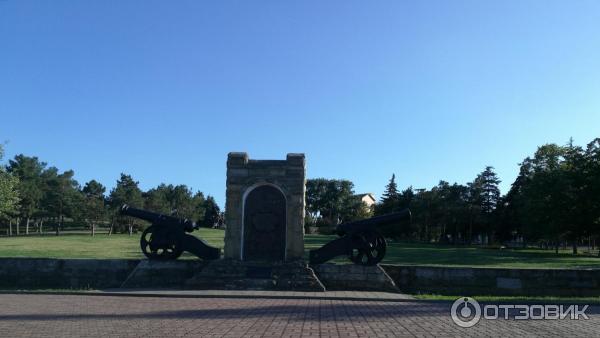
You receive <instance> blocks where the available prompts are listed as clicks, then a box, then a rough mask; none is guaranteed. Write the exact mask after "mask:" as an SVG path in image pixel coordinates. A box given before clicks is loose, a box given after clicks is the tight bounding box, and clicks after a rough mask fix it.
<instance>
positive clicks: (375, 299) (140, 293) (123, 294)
mask: <svg viewBox="0 0 600 338" xmlns="http://www.w3.org/2000/svg"><path fill="white" fill-rule="evenodd" d="M7 294H13V295H54V296H100V297H138V298H227V299H316V300H345V301H361V302H396V303H399V302H430V301H429V300H418V299H414V298H412V297H411V298H408V297H410V296H408V297H407V298H394V297H360V296H358V297H353V296H333V295H332V296H317V295H293V294H290V295H284V294H279V295H257V294H250V293H249V294H226V293H215V294H193V293H185V294H177V293H157V292H144V291H136V292H126V291H64V292H62V291H32V290H22V291H21V290H14V291H13V290H0V295H7ZM435 302H448V301H438V300H435Z"/></svg>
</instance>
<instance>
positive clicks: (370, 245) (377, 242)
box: [349, 231, 387, 265]
mask: <svg viewBox="0 0 600 338" xmlns="http://www.w3.org/2000/svg"><path fill="white" fill-rule="evenodd" d="M352 242H353V249H352V252H350V257H349V258H350V260H351V261H352V262H353V263H354V264H360V265H375V264H377V263H379V262H381V260H382V259H383V257H384V256H385V250H386V248H387V243H386V242H385V238H383V236H382V235H381V234H379V233H378V232H376V231H368V232H361V233H357V234H354V235H353V238H352Z"/></svg>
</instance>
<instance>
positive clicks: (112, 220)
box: [108, 216, 115, 236]
mask: <svg viewBox="0 0 600 338" xmlns="http://www.w3.org/2000/svg"><path fill="white" fill-rule="evenodd" d="M114 226H115V216H112V217H111V219H110V228H108V235H109V236H110V235H112V232H113V227H114Z"/></svg>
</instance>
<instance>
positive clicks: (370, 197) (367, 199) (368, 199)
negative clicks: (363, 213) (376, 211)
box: [356, 192, 376, 208]
mask: <svg viewBox="0 0 600 338" xmlns="http://www.w3.org/2000/svg"><path fill="white" fill-rule="evenodd" d="M356 196H357V197H358V198H360V200H361V201H362V202H363V203H364V204H365V205H366V206H367V207H368V208H370V207H371V206H373V204H375V201H376V200H375V195H374V194H373V193H371V192H368V193H366V194H357V195H356Z"/></svg>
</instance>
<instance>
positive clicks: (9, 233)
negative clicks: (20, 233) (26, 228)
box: [8, 218, 12, 236]
mask: <svg viewBox="0 0 600 338" xmlns="http://www.w3.org/2000/svg"><path fill="white" fill-rule="evenodd" d="M8 236H12V218H9V219H8Z"/></svg>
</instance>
